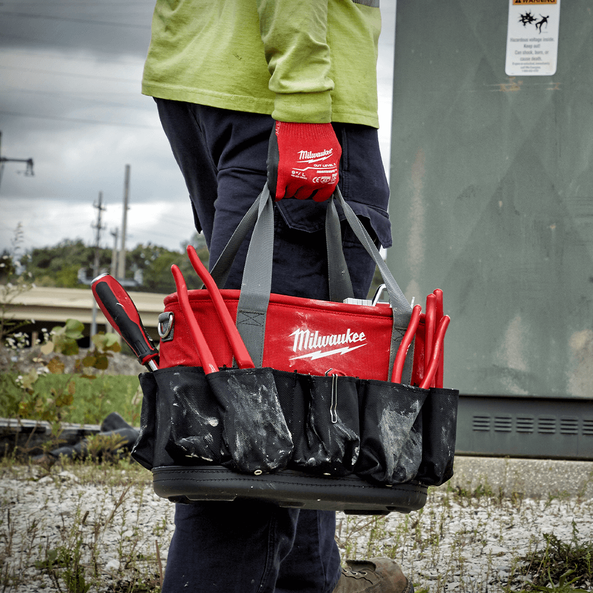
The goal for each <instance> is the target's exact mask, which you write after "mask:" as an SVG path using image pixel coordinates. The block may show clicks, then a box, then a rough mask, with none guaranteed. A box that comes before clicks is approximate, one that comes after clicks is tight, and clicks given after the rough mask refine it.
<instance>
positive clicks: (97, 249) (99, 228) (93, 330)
mask: <svg viewBox="0 0 593 593" xmlns="http://www.w3.org/2000/svg"><path fill="white" fill-rule="evenodd" d="M93 207H94V208H96V209H97V222H95V223H93V224H92V225H91V226H92V227H93V228H94V229H96V231H97V232H96V235H95V262H94V265H93V278H96V277H97V276H98V275H99V256H100V249H101V231H102V230H103V229H104V228H105V226H104V225H103V224H101V217H102V214H103V212H104V211H105V210H106V208H104V206H103V192H102V191H100V192H99V202H98V203H95V204H93ZM96 333H97V302H96V301H95V299H93V318H92V322H91V338H92V337H93V336H94V335H95V334H96Z"/></svg>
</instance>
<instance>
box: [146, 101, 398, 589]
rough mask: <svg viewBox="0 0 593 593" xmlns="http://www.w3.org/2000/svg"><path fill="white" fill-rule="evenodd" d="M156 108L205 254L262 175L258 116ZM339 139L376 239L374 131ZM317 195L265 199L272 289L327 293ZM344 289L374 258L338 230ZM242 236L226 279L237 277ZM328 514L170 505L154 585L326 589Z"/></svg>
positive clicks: (332, 574)
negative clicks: (271, 214) (271, 216)
mask: <svg viewBox="0 0 593 593" xmlns="http://www.w3.org/2000/svg"><path fill="white" fill-rule="evenodd" d="M156 101H157V106H158V110H159V116H160V118H161V122H162V125H163V129H164V131H165V133H166V135H167V137H168V139H169V142H170V144H171V148H172V150H173V154H174V156H175V159H176V161H177V163H178V165H179V167H180V169H181V172H182V173H183V176H184V178H185V182H186V185H187V188H188V191H189V194H190V199H191V203H192V208H193V213H194V218H195V222H196V228H197V229H198V230H201V231H203V232H204V235H205V237H206V242H207V245H208V248H209V251H210V266H212V265H213V264H214V262H215V261H216V259H217V258H218V256H219V254H220V253H221V250H222V249H223V247H224V246H225V245H226V242H227V241H228V239H229V237H230V236H231V234H232V232H233V230H234V229H235V228H236V226H237V224H238V222H239V221H240V220H241V218H242V217H243V215H244V214H245V212H246V211H247V209H248V208H249V206H251V204H252V203H253V202H254V200H255V199H256V197H257V196H258V195H259V193H260V192H261V190H262V188H263V186H264V183H265V181H266V158H267V148H268V140H269V137H270V133H271V130H272V126H273V121H272V119H271V118H270V117H269V116H267V115H260V114H253V113H243V112H237V111H228V110H224V109H217V108H213V107H205V106H201V105H195V104H190V103H183V102H177V101H168V100H162V99H157V100H156ZM334 128H335V129H336V135H337V137H338V139H339V140H340V143H341V145H342V151H343V157H342V162H341V169H340V187H341V190H342V193H343V195H344V198H345V199H346V200H348V201H349V203H350V205H351V206H352V207H353V209H354V210H355V212H356V213H357V214H358V215H359V216H360V218H361V220H362V221H363V223H364V224H365V225H366V226H367V228H368V229H369V231H370V232H371V233H372V235H373V236H375V237H376V238H377V242H378V243H381V244H383V245H384V246H385V247H387V246H389V245H390V227H389V220H388V215H387V202H388V198H389V190H388V187H387V181H386V178H385V174H384V170H383V166H382V162H381V158H380V154H379V146H378V140H377V132H376V130H374V129H372V128H367V127H365V126H355V125H348V124H334ZM325 207H326V205H325V204H317V203H316V202H313V201H311V200H307V201H299V200H294V199H293V200H286V199H285V200H281V201H280V202H278V203H277V204H276V206H275V208H276V216H275V227H276V228H275V240H274V241H275V243H274V269H273V277H272V292H275V293H281V294H288V295H293V296H303V297H308V298H317V299H327V298H328V287H327V255H326V248H325V237H324V231H323V223H324V218H325ZM343 237H344V253H345V256H346V261H347V264H348V268H349V271H350V275H351V278H352V283H353V288H354V292H355V296H357V297H358V298H364V297H366V295H367V292H368V289H369V286H370V284H371V281H372V277H373V273H374V269H375V266H374V262H373V261H372V259H371V258H370V257H369V256H368V254H367V253H366V251H364V249H363V248H362V246H360V245H359V244H358V241H357V240H356V238H355V237H354V236H353V235H352V234H351V233H350V232H349V231H348V230H347V229H345V231H344V233H343ZM246 251H247V242H246V243H245V245H243V248H242V249H241V250H240V252H239V254H238V256H237V258H236V260H235V262H234V264H233V268H232V269H231V274H230V275H229V278H228V281H227V284H226V288H240V286H241V278H242V270H243V265H244V259H245V255H246ZM334 535H335V513H333V512H329V511H311V510H298V509H282V508H278V507H276V506H274V505H271V504H267V503H259V502H248V501H241V502H228V503H225V502H204V503H194V504H191V505H184V504H178V505H177V507H176V512H175V532H174V535H173V539H172V541H171V546H170V549H169V555H168V559H167V567H166V572H165V583H164V587H163V593H182V592H184V593H185V592H192V593H194V592H199V593H214V592H220V593H239V592H240V593H287V592H289V591H299V592H302V593H331V591H333V589H334V588H335V586H336V583H337V581H338V579H339V577H340V557H339V552H338V548H337V546H336V544H335V541H334Z"/></svg>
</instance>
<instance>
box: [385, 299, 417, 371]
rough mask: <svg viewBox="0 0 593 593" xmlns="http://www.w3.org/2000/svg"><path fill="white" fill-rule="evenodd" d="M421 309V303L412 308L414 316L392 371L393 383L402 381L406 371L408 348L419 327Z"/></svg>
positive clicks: (398, 350)
mask: <svg viewBox="0 0 593 593" xmlns="http://www.w3.org/2000/svg"><path fill="white" fill-rule="evenodd" d="M421 311H422V307H421V306H420V305H416V306H415V307H414V308H413V309H412V316H411V317H410V323H408V329H406V333H405V334H404V337H403V338H402V341H401V343H400V345H399V348H398V349H397V354H396V355H395V361H394V363H393V371H392V372H391V382H392V383H401V380H402V373H403V371H404V363H405V362H406V356H407V354H408V349H409V348H410V344H411V343H412V340H413V339H414V336H415V335H416V330H417V329H418V324H419V323H420V312H421Z"/></svg>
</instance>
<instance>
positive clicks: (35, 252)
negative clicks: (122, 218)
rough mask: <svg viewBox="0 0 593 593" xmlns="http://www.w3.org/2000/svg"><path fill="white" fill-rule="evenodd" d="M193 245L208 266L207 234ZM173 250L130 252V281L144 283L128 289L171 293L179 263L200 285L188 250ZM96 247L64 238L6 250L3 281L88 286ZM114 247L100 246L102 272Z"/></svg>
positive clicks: (107, 270)
mask: <svg viewBox="0 0 593 593" xmlns="http://www.w3.org/2000/svg"><path fill="white" fill-rule="evenodd" d="M191 244H192V245H193V246H194V247H195V248H196V251H197V253H198V256H199V257H200V259H201V260H202V261H203V262H204V264H205V265H206V266H207V265H208V250H207V248H206V246H205V243H204V240H203V237H201V236H200V235H198V234H197V233H196V234H195V235H194V236H193V237H192V240H191ZM181 247H182V248H181V249H180V250H179V251H172V250H170V249H167V248H165V247H161V246H158V245H153V244H151V243H149V244H147V245H142V244H138V245H136V247H134V248H133V249H131V250H129V251H127V253H126V274H125V278H126V280H129V281H133V280H134V279H136V280H139V279H141V282H140V283H138V284H133V285H126V289H127V290H133V291H139V292H154V293H162V294H169V293H172V292H175V283H174V281H173V276H172V275H171V266H172V265H173V264H177V265H178V266H179V267H180V269H181V271H182V272H183V275H184V276H185V279H186V282H187V285H188V288H200V287H201V286H202V283H201V281H200V280H199V278H198V277H197V275H196V273H195V272H194V271H193V269H192V267H191V264H190V262H189V260H188V257H187V254H186V252H185V249H186V247H187V244H184V245H182V246H181ZM95 251H96V248H95V247H90V246H87V245H85V244H84V242H83V241H82V240H81V239H76V240H64V241H61V242H59V243H58V244H57V245H54V246H52V247H41V248H39V247H36V248H33V249H30V250H27V251H25V252H24V253H14V252H13V253H11V252H10V251H9V250H6V249H5V250H4V252H3V253H2V256H1V260H0V262H1V263H0V283H6V282H8V281H11V279H13V278H15V277H23V276H24V277H26V278H27V281H28V282H31V283H33V284H35V285H36V286H53V287H60V288H85V287H89V284H88V282H89V281H90V280H92V278H93V277H94V276H95V269H94V268H95ZM112 254H113V252H112V250H111V249H104V248H100V249H99V258H98V261H99V266H98V272H99V274H101V273H110V270H111V261H112Z"/></svg>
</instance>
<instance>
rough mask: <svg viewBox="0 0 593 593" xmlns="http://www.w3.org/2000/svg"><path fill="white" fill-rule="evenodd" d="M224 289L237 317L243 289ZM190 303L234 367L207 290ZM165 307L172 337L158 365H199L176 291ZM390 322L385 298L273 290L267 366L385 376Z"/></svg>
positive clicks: (219, 354) (214, 346)
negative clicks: (346, 298)
mask: <svg viewBox="0 0 593 593" xmlns="http://www.w3.org/2000/svg"><path fill="white" fill-rule="evenodd" d="M221 292H222V295H223V297H224V301H225V303H226V305H227V307H228V309H229V311H230V313H231V315H232V317H233V319H235V318H236V312H237V303H238V300H239V296H240V294H239V291H238V290H222V291H221ZM190 302H191V305H192V310H193V312H194V314H195V316H196V319H197V320H198V323H199V324H200V326H201V327H202V331H203V332H204V335H205V338H206V340H207V342H208V344H209V345H210V348H211V350H212V353H213V355H214V358H215V360H216V363H217V364H218V366H219V367H223V366H227V367H232V366H233V356H232V351H231V349H230V346H229V344H228V343H227V340H226V339H225V337H224V336H225V332H224V331H223V330H222V327H221V325H220V323H219V320H218V316H217V314H216V311H215V310H214V307H213V305H212V302H211V299H210V297H209V296H208V294H207V291H202V290H192V291H190ZM165 309H166V311H169V312H172V313H173V319H174V321H173V329H172V332H171V334H170V335H172V336H173V338H172V339H167V341H162V342H161V347H160V360H161V365H160V366H161V367H171V366H201V362H200V358H199V356H198V353H197V351H196V349H195V347H194V346H193V343H192V339H191V336H190V335H189V333H188V330H187V324H186V323H185V322H184V320H183V315H182V312H181V309H180V307H179V303H178V301H177V295H176V294H172V295H170V296H168V297H167V298H166V299H165ZM176 320H179V322H178V323H177V322H176ZM392 326H393V317H392V314H391V308H390V307H389V305H386V304H384V303H379V304H378V305H376V306H374V307H373V306H362V305H350V304H343V303H334V302H331V301H319V300H315V299H304V298H297V297H288V296H284V295H278V294H273V295H271V297H270V304H269V307H268V313H267V316H266V326H265V341H264V354H263V357H264V358H263V366H267V367H272V368H275V369H278V370H282V371H297V372H299V373H304V374H310V375H325V374H326V373H328V372H329V371H330V370H331V372H332V373H335V372H339V373H344V374H346V375H348V376H354V377H360V378H361V379H377V380H380V381H385V380H387V376H388V367H389V348H390V343H391V332H392Z"/></svg>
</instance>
